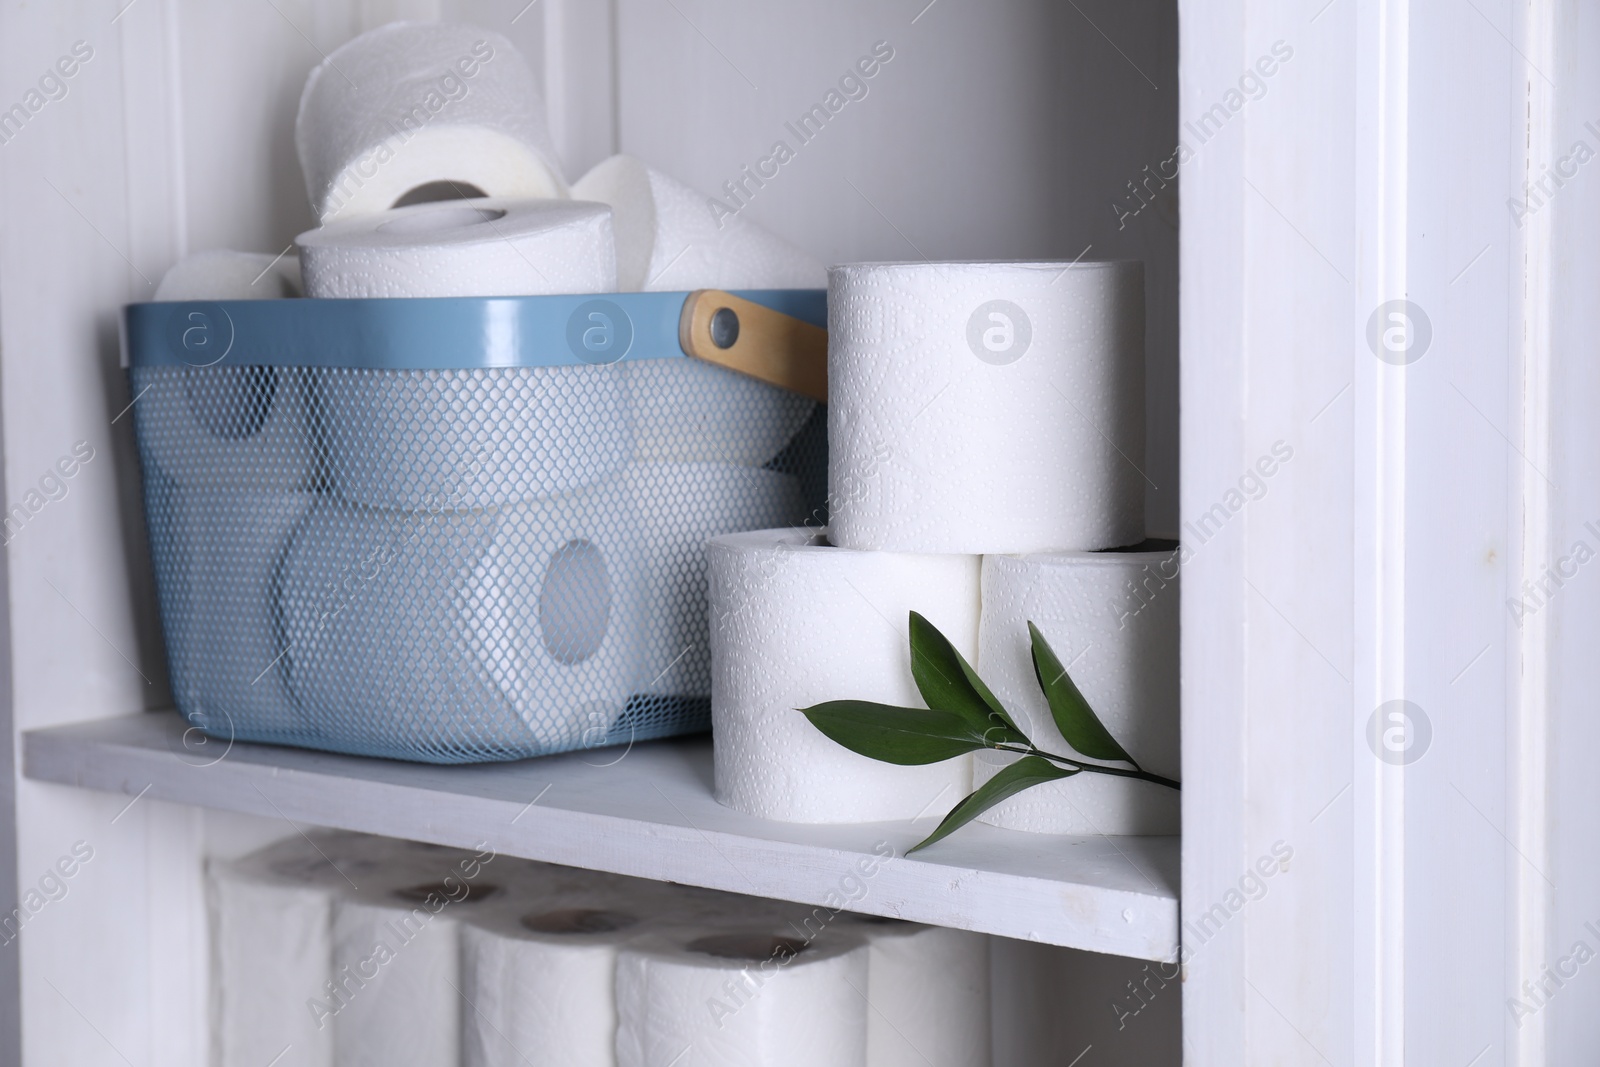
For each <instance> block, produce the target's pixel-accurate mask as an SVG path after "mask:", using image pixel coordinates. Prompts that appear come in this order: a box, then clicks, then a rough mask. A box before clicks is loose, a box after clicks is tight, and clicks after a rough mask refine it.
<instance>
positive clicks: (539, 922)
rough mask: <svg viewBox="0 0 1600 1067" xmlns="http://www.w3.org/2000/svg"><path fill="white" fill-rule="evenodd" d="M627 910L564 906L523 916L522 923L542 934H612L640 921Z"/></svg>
mask: <svg viewBox="0 0 1600 1067" xmlns="http://www.w3.org/2000/svg"><path fill="white" fill-rule="evenodd" d="M638 921H639V920H638V919H636V918H634V917H633V916H632V915H629V914H628V913H626V912H621V911H601V910H599V909H597V908H563V909H562V910H560V911H547V912H543V913H534V914H532V915H524V916H523V917H522V925H523V926H526V927H527V928H528V929H530V930H532V931H534V932H535V933H540V934H610V933H615V932H616V931H618V930H626V929H627V928H628V927H630V926H633V925H635V924H636V923H638Z"/></svg>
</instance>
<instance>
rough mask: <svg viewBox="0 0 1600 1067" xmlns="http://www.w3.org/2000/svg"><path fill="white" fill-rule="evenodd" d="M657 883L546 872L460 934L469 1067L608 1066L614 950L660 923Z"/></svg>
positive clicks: (612, 1056)
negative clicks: (468, 1014)
mask: <svg viewBox="0 0 1600 1067" xmlns="http://www.w3.org/2000/svg"><path fill="white" fill-rule="evenodd" d="M663 896H664V894H663V893H661V892H659V891H657V890H656V888H655V886H654V885H653V884H652V883H646V882H635V881H633V880H631V879H621V878H606V877H603V876H595V875H591V874H589V873H588V872H580V871H563V870H562V869H559V868H550V869H548V876H547V877H545V878H543V879H541V880H540V884H538V885H536V886H533V887H530V888H529V889H526V890H524V891H522V892H518V893H514V894H512V895H509V896H508V897H507V899H506V900H505V901H504V902H497V903H493V904H491V905H490V906H489V907H488V908H486V909H484V910H483V911H482V912H481V913H480V914H479V915H477V916H475V917H474V918H473V919H471V920H470V921H469V922H468V924H467V925H466V926H465V927H464V928H463V930H462V980H463V986H462V993H463V995H464V996H465V998H466V999H467V1000H468V1001H469V1002H470V1003H471V1004H472V1005H473V1008H474V1011H473V1014H472V1017H471V1018H469V1019H467V1020H465V1024H464V1026H463V1031H462V1064H463V1067H610V1065H612V1064H615V1062H616V1051H615V1046H616V1032H617V1000H616V988H615V987H616V968H617V954H618V952H619V951H621V949H622V948H623V947H624V946H626V945H628V944H630V943H632V942H633V941H635V940H637V939H638V938H639V937H640V936H641V935H642V934H644V933H645V932H647V931H650V930H652V929H655V928H656V927H657V926H658V925H659V923H660V919H661V906H662V899H661V898H662V897H663Z"/></svg>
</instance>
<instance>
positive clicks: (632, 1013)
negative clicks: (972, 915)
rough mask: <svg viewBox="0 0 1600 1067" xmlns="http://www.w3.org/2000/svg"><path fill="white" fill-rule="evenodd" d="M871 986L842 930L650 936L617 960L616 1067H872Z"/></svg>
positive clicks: (857, 949)
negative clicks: (810, 935)
mask: <svg viewBox="0 0 1600 1067" xmlns="http://www.w3.org/2000/svg"><path fill="white" fill-rule="evenodd" d="M866 987H867V952H866V947H865V946H864V945H863V944H862V943H860V942H859V941H856V940H854V939H851V938H847V937H843V936H840V937H835V938H833V939H831V940H829V941H828V942H827V943H824V942H823V941H822V940H821V939H819V940H817V941H813V942H811V943H809V944H807V943H806V942H804V941H802V940H800V939H798V938H786V937H782V936H776V935H772V934H769V933H767V932H765V931H764V930H762V929H759V928H758V929H756V930H753V931H751V932H749V933H724V932H709V933H708V932H705V931H703V930H702V931H696V932H689V933H682V934H677V935H672V936H660V937H657V938H653V939H651V940H649V941H648V942H643V943H640V944H638V945H633V946H629V947H628V948H625V949H623V950H622V952H621V953H620V955H619V956H618V960H617V1015H618V1027H617V1065H618V1067H658V1065H660V1064H667V1063H673V1062H679V1063H683V1064H707V1065H717V1067H723V1065H726V1067H734V1065H738V1067H791V1065H792V1067H814V1065H816V1064H828V1065H829V1067H866V1063H867V1059H866V1044H867V1034H866V1029H867V1005H866V1000H865V999H864V998H863V996H862V993H863V991H865V989H866ZM686 1053H687V1055H686Z"/></svg>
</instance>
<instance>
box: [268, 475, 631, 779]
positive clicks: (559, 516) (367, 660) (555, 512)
mask: <svg viewBox="0 0 1600 1067" xmlns="http://www.w3.org/2000/svg"><path fill="white" fill-rule="evenodd" d="M636 525H637V523H636V521H635V520H634V518H633V512H632V510H631V498H630V497H629V496H628V495H627V494H626V493H625V492H623V491H622V487H621V486H609V487H595V488H593V489H588V490H584V491H582V492H579V493H575V494H570V495H568V496H564V497H559V498H554V499H552V500H548V501H541V502H540V503H538V504H533V505H526V506H524V507H520V508H507V509H503V510H501V511H498V512H440V513H429V512H382V511H372V510H367V509H362V508H353V507H350V506H349V505H345V504H341V503H338V502H335V501H325V502H321V503H319V504H318V505H316V507H315V508H314V509H313V511H312V512H311V513H310V515H309V516H308V517H307V519H306V521H305V522H304V523H303V524H302V527H301V532H300V533H299V534H298V535H297V536H296V537H295V540H294V543H293V545H292V546H291V548H290V551H289V556H288V560H287V562H286V564H285V568H284V581H283V615H284V631H285V636H286V638H287V640H288V652H287V654H286V656H285V658H286V660H287V661H288V664H289V682H290V686H291V690H292V691H293V692H294V694H295V696H296V698H297V699H298V700H299V701H300V704H301V707H302V708H303V711H304V715H305V717H306V719H307V720H308V721H310V722H313V723H317V724H319V725H320V726H321V727H322V728H323V729H325V731H326V734H327V736H329V737H332V738H337V739H338V740H339V742H340V745H341V747H346V748H349V747H363V746H370V747H371V748H372V749H373V750H374V751H383V752H397V753H401V754H403V753H405V752H406V751H408V750H410V751H415V750H416V749H419V748H420V749H422V750H424V751H430V752H436V753H454V754H456V755H458V756H459V755H465V754H477V755H480V756H481V755H483V754H504V755H514V754H526V753H527V751H528V750H529V748H530V747H531V746H539V747H542V748H545V749H548V750H555V749H561V748H569V747H573V746H575V745H577V744H581V743H596V742H598V740H599V739H601V738H603V737H604V735H605V733H606V731H607V730H608V729H609V728H610V725H611V724H612V723H613V722H614V721H615V719H616V718H617V716H618V715H620V714H621V712H622V709H623V707H624V706H625V704H626V701H627V697H628V695H629V693H630V692H631V691H632V689H633V687H634V685H635V683H636V681H637V679H638V677H639V672H640V668H639V665H638V656H639V649H638V646H637V644H636V643H635V641H636V636H635V635H636V633H637V627H636V625H635V624H634V622H635V620H636V618H637V613H638V611H639V604H640V601H639V592H638V588H639V587H638V581H639V579H638V570H637V562H636V554H637V553H636V550H635V546H634V543H633V540H632V538H633V536H634V530H635V527H636Z"/></svg>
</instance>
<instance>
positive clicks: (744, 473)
mask: <svg viewBox="0 0 1600 1067" xmlns="http://www.w3.org/2000/svg"><path fill="white" fill-rule="evenodd" d="M625 484H626V485H627V492H628V495H629V498H630V499H631V500H632V501H633V502H634V505H635V506H636V508H637V509H638V512H639V515H640V516H641V520H642V521H643V522H644V523H645V524H647V526H648V528H649V530H650V536H648V537H646V538H645V539H644V540H643V542H642V543H641V545H640V553H641V554H640V557H639V563H640V567H641V571H642V573H641V581H642V585H643V588H644V591H645V598H646V599H645V609H644V615H645V617H644V619H643V629H642V631H641V632H642V634H643V642H644V647H643V656H644V663H643V668H644V678H645V679H646V683H647V684H646V685H645V687H644V690H643V691H644V692H646V693H650V694H655V695H659V696H663V697H687V698H694V699H701V700H705V699H708V698H709V697H710V696H711V648H710V625H709V622H708V610H709V604H708V597H707V579H706V554H705V553H706V548H705V543H706V541H707V539H709V538H712V537H716V536H718V535H719V534H725V533H733V532H737V531H741V530H759V529H767V528H771V527H778V526H795V525H799V524H800V523H802V522H804V521H805V499H804V497H803V495H802V493H801V489H800V481H799V479H798V478H796V477H794V476H793V475H791V474H783V473H780V472H778V471H771V470H763V469H758V468H754V467H736V466H727V465H723V464H715V463H641V464H636V465H635V466H632V467H630V468H628V471H627V477H626V479H625Z"/></svg>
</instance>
